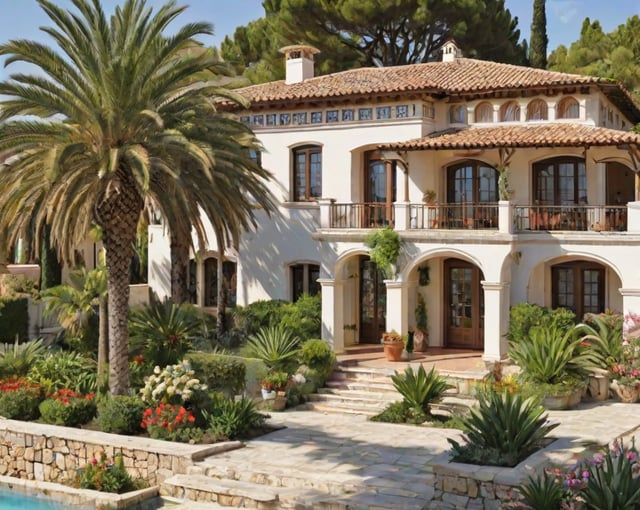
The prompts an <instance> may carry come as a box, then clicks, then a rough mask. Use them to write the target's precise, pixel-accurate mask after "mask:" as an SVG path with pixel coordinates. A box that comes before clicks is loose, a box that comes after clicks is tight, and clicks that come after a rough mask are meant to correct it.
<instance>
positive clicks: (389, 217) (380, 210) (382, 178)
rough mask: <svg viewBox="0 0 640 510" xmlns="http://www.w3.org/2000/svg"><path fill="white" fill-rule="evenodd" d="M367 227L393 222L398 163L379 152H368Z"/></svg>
mask: <svg viewBox="0 0 640 510" xmlns="http://www.w3.org/2000/svg"><path fill="white" fill-rule="evenodd" d="M364 182H365V190H364V199H365V202H366V203H367V206H366V207H365V211H366V214H365V218H364V224H363V225H364V226H365V227H382V226H385V225H390V224H393V220H394V218H393V211H394V209H393V203H394V202H395V201H396V164H395V162H393V161H387V160H383V159H382V156H381V155H380V154H379V153H378V152H370V153H367V157H366V166H365V176H364Z"/></svg>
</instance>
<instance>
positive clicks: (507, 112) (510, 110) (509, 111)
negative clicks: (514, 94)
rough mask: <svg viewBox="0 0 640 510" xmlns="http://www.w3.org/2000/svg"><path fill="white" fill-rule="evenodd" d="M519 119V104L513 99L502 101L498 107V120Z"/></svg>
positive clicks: (512, 120) (511, 120)
mask: <svg viewBox="0 0 640 510" xmlns="http://www.w3.org/2000/svg"><path fill="white" fill-rule="evenodd" d="M519 120H520V105H519V104H518V103H516V102H515V101H509V102H507V103H504V104H503V105H502V106H501V107H500V122H517V121H519Z"/></svg>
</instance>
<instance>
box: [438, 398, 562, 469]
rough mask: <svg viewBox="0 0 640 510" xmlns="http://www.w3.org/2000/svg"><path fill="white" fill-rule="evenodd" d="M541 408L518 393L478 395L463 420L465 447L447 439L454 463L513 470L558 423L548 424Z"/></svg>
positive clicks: (537, 446) (539, 444)
mask: <svg viewBox="0 0 640 510" xmlns="http://www.w3.org/2000/svg"><path fill="white" fill-rule="evenodd" d="M543 413H544V408H543V407H542V406H540V405H539V404H537V403H536V402H535V401H534V400H532V399H523V398H522V397H521V396H520V395H518V394H517V393H510V392H502V393H500V394H498V393H493V392H491V393H488V394H486V395H483V394H479V395H478V407H477V408H471V409H470V414H469V415H468V416H466V417H464V418H463V419H462V422H463V424H464V427H465V430H466V432H465V435H464V438H465V442H466V443H465V444H462V445H461V444H459V443H458V442H457V441H455V440H453V439H448V441H449V443H450V444H451V446H452V447H453V460H455V461H458V462H467V463H469V464H481V465H489V466H508V467H513V466H515V465H516V464H518V463H519V462H520V461H522V460H523V459H524V458H526V457H528V456H529V455H530V454H531V453H533V452H534V451H535V450H536V449H538V448H539V447H540V446H541V444H542V440H543V439H544V438H545V437H546V436H547V435H548V434H549V432H551V431H552V430H553V429H554V428H555V427H557V426H558V424H557V423H555V424H551V423H548V422H547V417H546V415H543Z"/></svg>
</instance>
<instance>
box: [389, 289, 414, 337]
mask: <svg viewBox="0 0 640 510" xmlns="http://www.w3.org/2000/svg"><path fill="white" fill-rule="evenodd" d="M384 283H385V285H386V286H387V316H386V330H387V331H391V330H392V329H395V330H396V331H397V332H398V333H400V334H401V335H404V334H406V333H407V332H408V331H409V293H408V290H407V282H403V281H397V280H385V281H384Z"/></svg>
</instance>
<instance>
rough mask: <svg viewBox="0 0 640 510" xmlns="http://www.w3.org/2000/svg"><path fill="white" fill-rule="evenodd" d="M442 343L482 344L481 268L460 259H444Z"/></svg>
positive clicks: (450, 345)
mask: <svg viewBox="0 0 640 510" xmlns="http://www.w3.org/2000/svg"><path fill="white" fill-rule="evenodd" d="M445 275H446V282H445V303H446V304H447V306H445V310H446V318H445V325H446V328H445V335H446V338H445V344H446V346H447V347H456V348H467V349H483V348H484V292H483V291H482V285H481V283H480V281H481V280H482V273H481V271H480V270H479V269H478V268H477V267H475V266H473V265H472V264H470V263H468V262H465V261H463V260H456V259H450V260H447V261H445Z"/></svg>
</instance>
